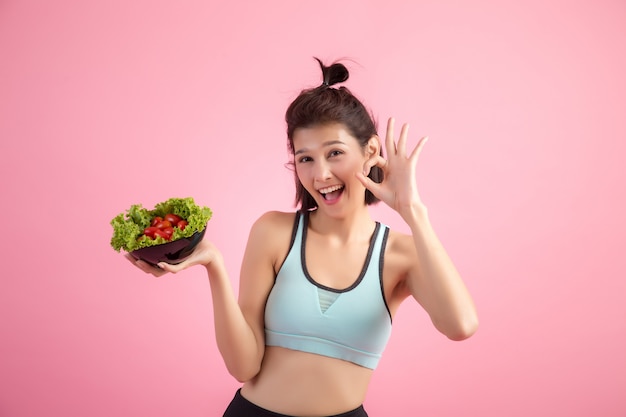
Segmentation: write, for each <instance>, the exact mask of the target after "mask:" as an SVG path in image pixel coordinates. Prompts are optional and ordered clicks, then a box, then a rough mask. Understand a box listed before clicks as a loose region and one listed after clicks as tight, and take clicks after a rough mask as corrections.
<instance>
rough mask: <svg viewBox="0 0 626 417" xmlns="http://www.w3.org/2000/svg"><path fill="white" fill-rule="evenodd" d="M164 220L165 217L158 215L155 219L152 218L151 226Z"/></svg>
mask: <svg viewBox="0 0 626 417" xmlns="http://www.w3.org/2000/svg"><path fill="white" fill-rule="evenodd" d="M162 221H163V219H162V218H161V217H159V216H156V217H155V218H154V219H152V222H150V226H156V224H157V223H158V222H162Z"/></svg>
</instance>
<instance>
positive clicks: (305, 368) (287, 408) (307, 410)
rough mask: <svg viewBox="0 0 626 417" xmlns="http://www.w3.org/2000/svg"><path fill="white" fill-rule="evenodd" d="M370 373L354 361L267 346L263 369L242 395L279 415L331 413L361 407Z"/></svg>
mask: <svg viewBox="0 0 626 417" xmlns="http://www.w3.org/2000/svg"><path fill="white" fill-rule="evenodd" d="M371 376H372V370H371V369H368V368H364V367H362V366H359V365H356V364H354V363H351V362H347V361H343V360H340V359H335V358H329V357H326V356H320V355H315V354H311V353H306V352H300V351H295V350H290V349H285V348H281V347H274V346H267V347H266V348H265V356H264V358H263V366H262V367H261V372H259V374H258V375H256V376H255V377H254V378H253V379H251V380H250V381H247V382H246V383H245V384H244V386H243V387H242V389H241V394H242V395H243V397H244V398H246V399H247V400H248V401H250V402H252V403H254V404H256V405H258V406H260V407H263V408H265V409H268V410H270V411H274V412H276V413H280V414H287V415H292V416H311V417H313V416H329V415H334V414H340V413H344V412H347V411H351V410H354V409H355V408H357V407H359V406H360V405H361V404H362V403H363V401H364V399H365V394H366V392H367V387H368V385H369V382H370V378H371Z"/></svg>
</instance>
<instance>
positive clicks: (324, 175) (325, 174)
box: [313, 160, 331, 181]
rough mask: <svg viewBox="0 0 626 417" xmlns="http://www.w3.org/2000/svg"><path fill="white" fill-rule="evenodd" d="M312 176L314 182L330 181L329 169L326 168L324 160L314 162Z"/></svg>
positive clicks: (326, 164)
mask: <svg viewBox="0 0 626 417" xmlns="http://www.w3.org/2000/svg"><path fill="white" fill-rule="evenodd" d="M313 174H314V178H315V180H317V181H326V180H328V179H330V177H331V173H330V167H329V166H328V163H327V162H326V161H324V160H322V161H316V162H315V168H314V173H313Z"/></svg>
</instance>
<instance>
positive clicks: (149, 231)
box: [143, 226, 159, 239]
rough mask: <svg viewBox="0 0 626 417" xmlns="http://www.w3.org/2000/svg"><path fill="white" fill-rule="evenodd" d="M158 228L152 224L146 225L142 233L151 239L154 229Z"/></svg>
mask: <svg viewBox="0 0 626 417" xmlns="http://www.w3.org/2000/svg"><path fill="white" fill-rule="evenodd" d="M157 230H159V229H157V228H156V227H154V226H151V227H146V228H145V229H143V234H144V235H146V236H148V237H149V238H151V239H154V236H155V233H156V231H157Z"/></svg>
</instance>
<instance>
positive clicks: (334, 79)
mask: <svg viewBox="0 0 626 417" xmlns="http://www.w3.org/2000/svg"><path fill="white" fill-rule="evenodd" d="M315 59H316V60H317V62H319V64H320V68H321V69H322V77H323V82H322V85H323V86H327V87H330V86H331V85H335V84H339V83H342V82H344V81H346V80H347V79H348V77H349V76H350V73H349V72H348V69H347V68H346V67H345V65H343V64H340V63H339V62H335V63H334V64H331V66H330V67H327V66H326V65H324V63H323V62H322V61H321V60H320V59H319V58H315Z"/></svg>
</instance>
